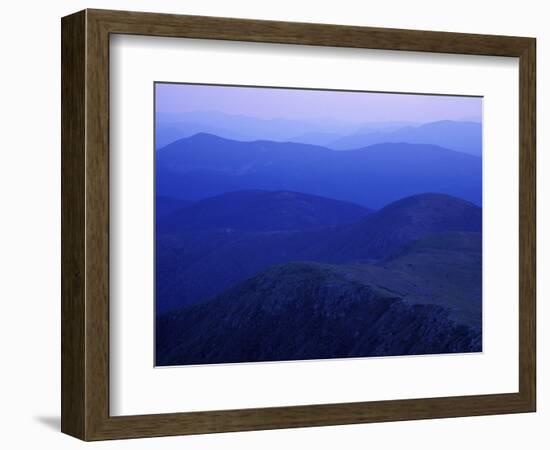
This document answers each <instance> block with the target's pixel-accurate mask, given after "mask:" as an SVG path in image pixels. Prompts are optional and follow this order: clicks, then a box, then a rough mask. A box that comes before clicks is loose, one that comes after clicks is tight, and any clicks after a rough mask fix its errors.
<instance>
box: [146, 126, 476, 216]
mask: <svg viewBox="0 0 550 450" xmlns="http://www.w3.org/2000/svg"><path fill="white" fill-rule="evenodd" d="M156 189H157V195H163V196H168V197H174V196H177V197H181V198H184V199H186V200H190V201H197V200H202V199H205V198H208V197H213V196H216V195H220V194H223V193H226V192H231V191H238V190H255V189H261V190H270V191H293V192H302V193H305V194H311V195H318V196H322V197H328V198H333V199H337V200H342V201H347V202H352V203H357V204H360V205H366V206H368V207H371V208H375V209H377V208H381V207H383V206H384V205H386V204H388V203H390V202H392V201H396V200H398V199H400V198H403V197H406V196H410V195H415V194H420V193H423V192H441V193H445V194H449V195H453V196H456V197H460V198H463V199H466V200H468V201H471V202H474V203H476V204H478V205H479V204H481V158H479V157H477V156H471V155H467V154H464V153H460V152H456V151H453V150H449V149H445V148H443V147H439V146H436V145H426V144H407V143H385V144H377V145H373V146H370V147H366V148H361V149H359V150H350V151H345V152H344V151H336V150H330V149H328V148H325V147H320V146H315V145H307V144H298V143H293V142H273V141H253V142H240V141H233V140H229V139H223V138H220V137H218V136H214V135H210V134H197V135H194V136H192V137H189V138H185V139H180V140H178V141H176V142H173V143H171V144H169V145H167V146H166V147H164V148H161V149H160V150H158V151H157V152H156Z"/></svg>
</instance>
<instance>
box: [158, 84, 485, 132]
mask: <svg viewBox="0 0 550 450" xmlns="http://www.w3.org/2000/svg"><path fill="white" fill-rule="evenodd" d="M155 94H156V111H157V112H160V113H184V112H196V111H217V112H222V113H225V114H235V115H244V116H250V117H256V118H259V119H277V118H285V119H293V120H326V119H333V120H337V121H342V122H352V123H360V122H388V121H391V122H418V123H425V122H434V121H438V120H471V121H481V116H482V98H481V97H465V96H443V95H422V94H395V93H375V92H349V91H348V92H346V91H329V90H306V89H284V88H266V87H242V86H239V87H235V86H219V85H216V86H213V85H198V84H172V83H157V84H156V85H155Z"/></svg>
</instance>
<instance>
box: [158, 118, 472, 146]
mask: <svg viewBox="0 0 550 450" xmlns="http://www.w3.org/2000/svg"><path fill="white" fill-rule="evenodd" d="M197 133H209V134H214V135H217V136H220V137H223V138H226V139H233V140H238V141H248V142H250V141H256V140H270V141H277V142H295V143H301V144H313V145H320V146H324V147H327V148H331V149H334V150H350V149H351V150H354V149H357V148H362V147H366V146H368V145H373V144H380V143H387V142H397V143H400V142H407V143H410V144H412V143H418V144H433V145H439V146H441V147H445V148H448V149H451V150H456V151H460V152H464V153H468V154H472V155H476V156H481V145H482V126H481V123H480V122H479V121H475V120H471V119H469V120H468V119H464V120H440V121H435V122H427V123H414V122H404V121H401V122H396V121H387V122H366V123H347V122H338V121H335V120H329V119H326V120H315V121H305V120H289V119H261V118H257V117H247V116H242V115H231V114H225V113H221V112H216V111H197V112H188V113H179V114H167V113H157V120H156V127H155V140H156V148H157V149H160V148H162V147H164V146H166V145H168V144H170V143H172V142H175V141H176V140H179V139H183V138H187V137H191V136H193V135H194V134H197Z"/></svg>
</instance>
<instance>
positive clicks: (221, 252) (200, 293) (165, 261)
mask: <svg viewBox="0 0 550 450" xmlns="http://www.w3.org/2000/svg"><path fill="white" fill-rule="evenodd" d="M217 200H219V199H217ZM316 200H317V199H316ZM230 204H231V202H229V203H228V205H230ZM336 204H337V205H339V204H338V203H336ZM190 209H193V207H191V208H190ZM183 212H185V210H183V211H182V213H183ZM241 212H242V215H244V216H247V217H249V219H250V221H249V224H248V226H247V229H246V230H237V229H231V230H227V229H225V228H223V229H221V230H219V229H215V228H212V227H211V225H210V224H218V222H217V221H218V218H217V217H216V218H215V220H214V221H213V222H211V223H210V224H209V223H207V222H205V221H203V222H202V224H201V229H202V230H206V231H200V232H198V231H193V230H187V229H185V228H182V229H180V230H179V231H174V230H171V231H170V230H169V231H167V232H165V233H159V234H158V235H157V249H156V251H157V265H156V274H157V311H159V312H166V311H169V310H173V309H177V308H179V307H183V306H185V305H189V304H193V303H197V302H199V301H202V300H204V299H207V298H209V297H212V296H214V295H217V294H219V293H221V292H222V291H223V290H224V289H227V288H228V287H230V286H231V285H233V284H235V283H238V282H240V281H242V280H244V279H246V278H248V277H251V276H253V275H254V274H255V273H257V272H258V271H260V270H263V269H265V268H267V267H269V266H270V265H275V264H282V263H286V262H290V261H317V262H324V263H331V264H335V263H336V264H341V263H356V264H359V263H372V262H374V261H380V260H384V259H385V258H389V257H391V256H392V255H394V254H395V253H396V252H397V251H398V250H399V249H401V248H402V247H403V246H405V245H407V244H409V243H411V242H413V241H416V240H419V239H421V238H424V237H426V236H429V235H432V234H435V233H442V232H474V233H480V232H481V225H482V224H481V209H480V208H479V207H477V206H475V205H473V204H471V203H468V202H466V201H464V200H461V199H458V198H453V197H450V196H447V195H443V194H422V195H418V196H413V197H409V198H406V199H402V200H400V201H398V202H395V203H392V204H390V205H388V206H387V207H385V208H383V209H381V210H379V211H376V212H373V213H371V214H369V215H367V216H366V217H365V218H362V219H360V220H358V221H356V222H353V223H349V224H344V225H338V226H328V227H327V226H325V227H323V226H320V227H312V228H311V229H310V230H297V231H296V230H294V231H288V228H283V229H282V230H279V231H277V230H274V229H271V230H269V231H264V230H265V226H264V224H263V223H262V221H261V220H259V219H261V215H260V216H258V217H255V216H254V214H250V213H249V212H243V211H242V210H241ZM254 223H257V224H258V226H259V228H258V229H256V230H254V229H251V228H250V226H251V224H254ZM319 224H320V225H321V224H322V222H319ZM282 226H285V227H286V224H285V223H283V224H282Z"/></svg>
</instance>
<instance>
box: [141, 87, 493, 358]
mask: <svg viewBox="0 0 550 450" xmlns="http://www.w3.org/2000/svg"><path fill="white" fill-rule="evenodd" d="M154 99H155V108H154V121H155V123H154V128H155V138H154V148H152V150H151V155H152V158H153V155H154V165H155V186H154V189H155V199H154V202H155V218H154V221H155V226H154V228H155V239H154V245H155V250H154V251H155V262H154V264H155V319H154V320H155V366H157V367H158V366H185V365H205V364H229V363H259V362H268V361H300V360H325V359H331V358H367V357H390V356H410V355H434V354H462V353H476V352H482V351H483V346H482V337H483V332H482V331H483V330H482V197H483V195H482V194H483V189H482V151H483V149H482V147H483V146H482V122H483V120H482V118H483V97H481V96H469V95H436V94H432V93H430V94H425V93H399V92H375V91H350V90H327V89H313V88H299V87H292V88H286V87H269V86H234V85H209V84H197V83H184V82H155V84H154Z"/></svg>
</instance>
